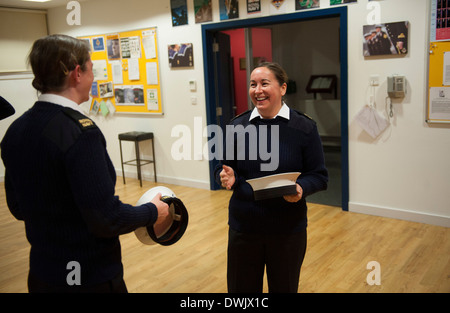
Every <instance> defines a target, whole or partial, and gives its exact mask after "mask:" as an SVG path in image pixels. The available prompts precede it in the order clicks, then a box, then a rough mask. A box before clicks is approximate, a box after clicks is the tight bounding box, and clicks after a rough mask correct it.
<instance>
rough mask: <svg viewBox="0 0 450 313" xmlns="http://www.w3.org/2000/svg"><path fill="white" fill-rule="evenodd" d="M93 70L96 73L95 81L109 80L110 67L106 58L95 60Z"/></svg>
mask: <svg viewBox="0 0 450 313" xmlns="http://www.w3.org/2000/svg"><path fill="white" fill-rule="evenodd" d="M92 72H93V73H94V81H98V80H108V69H107V67H106V60H93V61H92Z"/></svg>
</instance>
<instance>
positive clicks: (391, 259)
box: [0, 177, 450, 293]
mask: <svg viewBox="0 0 450 313" xmlns="http://www.w3.org/2000/svg"><path fill="white" fill-rule="evenodd" d="M117 182H118V185H117V188H116V193H117V195H119V196H120V198H121V200H122V201H124V202H128V203H135V202H136V201H137V200H138V199H139V198H140V196H141V195H142V194H143V193H144V192H145V191H146V190H148V189H149V188H151V187H154V186H155V184H154V183H152V182H144V185H143V187H142V188H141V187H139V182H138V181H137V180H133V179H127V182H128V183H127V184H126V185H123V184H122V180H121V177H119V178H118V180H117ZM161 185H164V186H167V187H169V188H171V189H172V190H173V191H174V192H175V194H176V195H177V197H178V198H180V199H181V200H182V201H183V202H184V204H185V205H186V207H187V209H188V211H189V219H190V220H189V227H188V229H187V231H186V233H185V235H184V236H183V238H182V239H181V240H180V241H179V242H178V243H176V244H175V245H173V246H169V247H163V246H146V245H143V244H141V243H140V242H139V241H138V240H137V239H136V237H135V235H134V233H130V234H127V235H123V236H121V243H122V254H123V264H124V268H125V281H126V283H127V286H128V290H129V292H133V293H136V292H148V293H154V292H162V293H179V292H182V293H184V292H186V293H222V292H226V290H227V289H226V288H227V287H226V249H227V231H228V226H227V215H228V212H227V206H228V200H229V197H230V195H231V193H230V192H229V191H225V190H221V191H208V190H202V189H195V188H189V187H182V186H174V185H167V184H161ZM308 217H309V226H308V248H307V252H306V257H305V261H304V263H303V267H302V272H301V276H300V285H299V292H305V293H317V292H324V293H335V292H349V293H355V292H362V293H376V292H388V293H394V292H426V293H427V292H444V293H448V292H450V228H445V227H438V226H431V225H426V224H420V223H413V222H407V221H400V220H395V219H389V218H382V217H375V216H369V215H363V214H357V213H351V212H343V211H342V210H341V209H340V208H337V207H328V206H323V205H317V204H309V211H308ZM28 253H29V244H28V242H27V241H26V238H25V233H24V226H23V223H22V222H19V221H16V220H15V219H14V218H13V217H12V215H11V214H10V212H9V210H8V208H7V207H6V202H5V192H4V185H3V184H0V292H2V293H4V292H27V286H26V281H27V273H28ZM370 261H377V262H378V263H379V264H380V272H381V284H380V285H373V286H371V285H369V284H368V283H367V280H366V277H367V276H368V274H369V273H370V272H371V270H372V269H367V263H368V262H370ZM264 291H267V287H266V284H265V286H264Z"/></svg>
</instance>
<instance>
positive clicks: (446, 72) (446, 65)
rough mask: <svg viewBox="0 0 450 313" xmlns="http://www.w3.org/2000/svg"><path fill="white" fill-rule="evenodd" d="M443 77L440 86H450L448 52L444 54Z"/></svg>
mask: <svg viewBox="0 0 450 313" xmlns="http://www.w3.org/2000/svg"><path fill="white" fill-rule="evenodd" d="M442 72H443V73H444V77H442V85H444V86H449V85H450V52H444V68H443V71H442Z"/></svg>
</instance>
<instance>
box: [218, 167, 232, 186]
mask: <svg viewBox="0 0 450 313" xmlns="http://www.w3.org/2000/svg"><path fill="white" fill-rule="evenodd" d="M219 175H220V182H221V184H222V187H225V188H226V189H227V190H230V189H231V187H233V185H234V183H235V182H236V177H235V176H234V170H233V169H232V168H231V167H229V166H227V165H222V171H221V172H220V174H219Z"/></svg>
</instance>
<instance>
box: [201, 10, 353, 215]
mask: <svg viewBox="0 0 450 313" xmlns="http://www.w3.org/2000/svg"><path fill="white" fill-rule="evenodd" d="M328 17H339V35H340V38H339V40H340V44H339V45H340V47H339V54H340V65H341V67H340V70H341V86H340V93H341V158H342V165H341V166H342V182H341V183H342V210H344V211H348V200H349V174H348V59H347V58H348V56H347V55H348V54H347V46H348V45H347V43H348V38H347V6H340V7H336V8H329V9H321V10H312V11H309V10H308V11H299V12H295V13H290V14H282V15H271V16H266V17H260V18H251V19H245V20H234V21H227V22H220V23H211V24H203V25H202V42H203V66H204V76H205V99H206V119H207V125H211V124H216V125H217V120H216V103H215V85H214V52H213V40H214V34H215V33H216V32H218V31H223V30H228V29H236V28H250V27H258V26H265V25H271V24H282V23H291V22H299V21H306V20H311V19H320V18H328ZM217 164H218V161H217V160H210V161H209V171H210V175H209V176H210V188H211V190H217V189H220V186H219V184H217V182H216V181H215V179H214V168H215V167H216V165H217Z"/></svg>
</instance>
